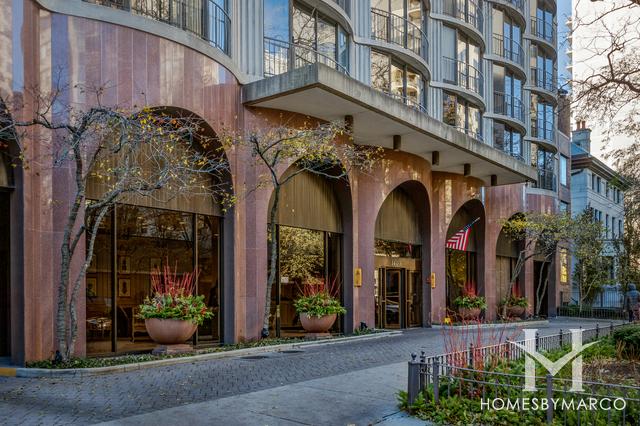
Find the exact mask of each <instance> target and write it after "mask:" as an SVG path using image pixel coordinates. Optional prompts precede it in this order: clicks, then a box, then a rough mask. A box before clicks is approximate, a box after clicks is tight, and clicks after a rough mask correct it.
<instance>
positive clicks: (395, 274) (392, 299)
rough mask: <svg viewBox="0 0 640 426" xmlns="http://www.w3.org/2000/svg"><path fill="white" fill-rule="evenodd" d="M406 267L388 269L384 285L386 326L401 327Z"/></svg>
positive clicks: (383, 304)
mask: <svg viewBox="0 0 640 426" xmlns="http://www.w3.org/2000/svg"><path fill="white" fill-rule="evenodd" d="M404 277H405V270H404V269H386V270H385V276H384V287H383V291H384V294H383V298H382V300H383V303H382V309H383V321H384V328H400V327H402V326H403V325H404V324H402V315H403V312H404V309H403V306H402V303H401V302H402V299H403V297H402V295H403V289H404Z"/></svg>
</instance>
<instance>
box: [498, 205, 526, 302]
mask: <svg viewBox="0 0 640 426" xmlns="http://www.w3.org/2000/svg"><path fill="white" fill-rule="evenodd" d="M515 217H517V215H514V216H512V217H511V218H510V219H513V218H515ZM523 249H524V241H522V240H514V239H513V238H512V237H511V236H510V235H508V234H507V233H506V232H505V231H504V228H503V229H501V230H500V234H499V235H498V240H497V241H496V301H497V302H498V303H499V302H500V301H502V300H504V299H506V298H507V297H510V296H514V297H523V296H524V263H525V262H524V256H521V252H522V250H523Z"/></svg>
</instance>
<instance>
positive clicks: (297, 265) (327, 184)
mask: <svg viewBox="0 0 640 426" xmlns="http://www.w3.org/2000/svg"><path fill="white" fill-rule="evenodd" d="M293 167H295V166H293ZM344 184H345V183H344V182H341V181H335V182H333V181H331V180H329V179H325V178H323V177H321V176H318V175H316V174H313V173H311V172H303V173H300V174H297V175H296V176H295V177H293V179H291V180H290V181H289V182H288V183H287V184H286V185H284V186H283V187H282V189H281V190H280V191H281V192H280V201H279V206H278V213H277V216H276V223H275V226H276V227H277V238H278V271H277V277H276V282H275V284H274V286H273V287H272V289H271V320H270V321H269V333H270V334H274V335H276V336H297V335H302V334H303V333H304V330H303V328H302V325H301V324H300V318H299V316H298V315H297V313H296V311H295V308H294V306H293V303H294V301H295V300H296V299H297V298H298V297H299V296H300V295H302V294H304V292H305V289H306V288H307V287H305V286H308V285H317V284H319V283H324V285H325V286H326V287H327V288H328V289H329V290H330V292H331V293H332V294H333V295H334V296H335V297H337V298H339V299H340V300H341V302H342V304H343V306H345V305H346V306H347V308H348V304H346V303H345V292H344V285H343V284H344V281H345V279H344V271H345V270H346V269H345V267H348V266H346V265H345V263H346V262H345V260H344V259H345V257H346V256H345V252H344V243H345V241H344V234H345V233H344V226H345V222H348V219H349V218H348V217H347V218H345V216H346V215H345V214H343V212H346V211H347V210H349V211H350V204H349V203H348V201H347V200H343V199H342V198H346V196H345V197H341V192H345V191H343V190H347V191H348V189H346V188H341V187H342V186H343V185H344ZM342 195H344V194H342ZM271 204H272V201H270V203H269V205H270V206H271ZM345 219H346V220H345ZM269 225H270V226H272V224H269ZM268 254H269V256H270V255H271V253H270V252H269V251H268ZM269 264H270V259H269ZM342 330H344V318H340V320H339V321H336V323H335V324H334V326H333V329H332V330H331V331H332V332H340V331H342Z"/></svg>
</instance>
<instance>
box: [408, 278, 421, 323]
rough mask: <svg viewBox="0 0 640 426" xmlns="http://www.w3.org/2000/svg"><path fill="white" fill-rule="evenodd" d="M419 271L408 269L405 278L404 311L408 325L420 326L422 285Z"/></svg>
mask: <svg viewBox="0 0 640 426" xmlns="http://www.w3.org/2000/svg"><path fill="white" fill-rule="evenodd" d="M420 283H421V279H420V272H419V271H409V273H408V280H407V297H406V306H407V309H406V312H407V325H408V326H409V327H420V326H422V309H421V307H422V286H421V285H420Z"/></svg>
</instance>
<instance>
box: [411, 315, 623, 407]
mask: <svg viewBox="0 0 640 426" xmlns="http://www.w3.org/2000/svg"><path fill="white" fill-rule="evenodd" d="M625 326H627V324H626V323H623V324H616V325H614V324H613V323H609V325H608V326H606V327H600V325H599V324H596V326H595V327H594V328H589V329H584V330H582V342H583V343H587V342H590V341H594V340H598V339H600V338H602V337H606V336H610V335H612V334H613V332H614V331H615V330H616V329H618V328H620V327H625ZM571 338H572V333H571V331H567V330H562V329H561V330H559V332H558V333H557V334H552V335H547V336H540V334H539V332H536V335H535V338H534V339H531V340H524V339H523V340H518V341H515V342H511V341H509V340H508V339H507V340H505V341H504V342H500V343H498V344H494V345H487V346H478V347H476V346H474V345H473V344H470V345H469V347H468V348H465V349H464V350H461V351H457V352H450V353H446V354H441V355H434V356H426V354H425V352H424V351H423V352H421V355H420V356H419V357H418V355H417V354H416V353H412V354H411V361H409V364H408V367H409V370H408V383H407V394H408V400H409V403H410V404H412V403H413V402H414V401H415V399H416V398H417V396H418V394H419V393H420V392H422V391H423V390H425V389H427V388H429V387H430V386H433V391H434V392H435V393H436V395H434V398H438V397H439V395H437V393H438V391H439V390H441V389H442V386H438V385H441V384H442V383H441V381H440V379H441V378H442V377H443V376H446V375H450V374H451V372H452V369H454V368H455V369H475V370H476V371H479V372H483V373H491V372H488V371H483V370H484V369H485V368H487V367H489V366H492V365H495V364H497V363H499V362H503V361H515V360H519V359H522V358H524V356H525V352H524V350H522V349H521V348H520V347H518V346H515V345H514V344H513V343H517V344H519V345H520V346H533V347H535V349H536V350H538V351H541V352H542V351H551V350H555V349H560V348H562V347H564V346H565V345H569V344H571ZM498 374H504V373H498ZM514 378H515V377H514ZM518 378H519V386H518V387H519V388H520V390H522V389H523V387H524V386H523V384H524V376H518ZM558 380H563V379H558ZM492 384H495V382H492ZM449 395H451V393H450V392H449Z"/></svg>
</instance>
